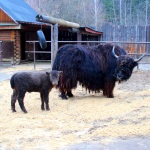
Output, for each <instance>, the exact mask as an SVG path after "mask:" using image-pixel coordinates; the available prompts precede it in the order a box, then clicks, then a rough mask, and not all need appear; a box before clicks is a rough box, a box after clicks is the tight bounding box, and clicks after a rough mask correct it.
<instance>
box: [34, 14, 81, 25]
mask: <svg viewBox="0 0 150 150" xmlns="http://www.w3.org/2000/svg"><path fill="white" fill-rule="evenodd" d="M36 20H37V21H40V22H45V23H50V24H53V25H54V24H57V23H58V25H60V26H65V27H72V28H79V27H80V25H79V24H78V23H74V22H70V21H66V20H63V19H58V18H54V17H50V16H44V15H40V14H39V15H37V16H36Z"/></svg>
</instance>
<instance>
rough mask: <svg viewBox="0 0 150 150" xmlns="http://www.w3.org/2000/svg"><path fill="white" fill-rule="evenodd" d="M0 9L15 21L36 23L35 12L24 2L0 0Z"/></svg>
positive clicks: (21, 0) (22, 0)
mask: <svg viewBox="0 0 150 150" xmlns="http://www.w3.org/2000/svg"><path fill="white" fill-rule="evenodd" d="M0 7H1V9H2V10H3V11H5V13H7V14H8V15H9V16H10V17H11V18H12V19H13V20H15V21H24V22H35V23H36V22H37V21H36V18H35V16H36V15H37V12H36V11H34V9H32V8H31V7H30V6H29V5H28V4H27V3H26V2H25V1H24V0H0Z"/></svg>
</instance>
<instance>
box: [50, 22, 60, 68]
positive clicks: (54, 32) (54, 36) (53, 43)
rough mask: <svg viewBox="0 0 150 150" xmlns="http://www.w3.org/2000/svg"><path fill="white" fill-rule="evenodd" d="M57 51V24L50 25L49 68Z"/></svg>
mask: <svg viewBox="0 0 150 150" xmlns="http://www.w3.org/2000/svg"><path fill="white" fill-rule="evenodd" d="M57 50H58V24H55V25H51V66H53V63H54V59H55V56H56V53H57Z"/></svg>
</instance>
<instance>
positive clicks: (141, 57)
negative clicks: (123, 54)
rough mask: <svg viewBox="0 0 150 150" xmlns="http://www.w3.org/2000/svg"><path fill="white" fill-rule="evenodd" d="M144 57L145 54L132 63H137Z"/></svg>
mask: <svg viewBox="0 0 150 150" xmlns="http://www.w3.org/2000/svg"><path fill="white" fill-rule="evenodd" d="M145 55H146V53H145V54H143V55H142V56H141V57H140V58H138V59H135V60H134V61H135V62H139V61H140V60H141V59H142V58H143V57H144V56H145Z"/></svg>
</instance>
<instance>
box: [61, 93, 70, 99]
mask: <svg viewBox="0 0 150 150" xmlns="http://www.w3.org/2000/svg"><path fill="white" fill-rule="evenodd" d="M59 97H61V99H64V100H65V99H68V98H67V96H66V95H65V94H62V93H61V94H60V95H59Z"/></svg>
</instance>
